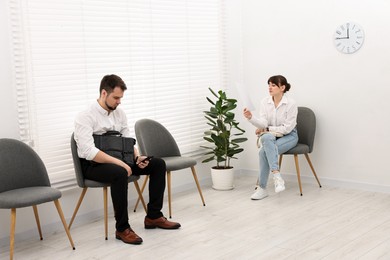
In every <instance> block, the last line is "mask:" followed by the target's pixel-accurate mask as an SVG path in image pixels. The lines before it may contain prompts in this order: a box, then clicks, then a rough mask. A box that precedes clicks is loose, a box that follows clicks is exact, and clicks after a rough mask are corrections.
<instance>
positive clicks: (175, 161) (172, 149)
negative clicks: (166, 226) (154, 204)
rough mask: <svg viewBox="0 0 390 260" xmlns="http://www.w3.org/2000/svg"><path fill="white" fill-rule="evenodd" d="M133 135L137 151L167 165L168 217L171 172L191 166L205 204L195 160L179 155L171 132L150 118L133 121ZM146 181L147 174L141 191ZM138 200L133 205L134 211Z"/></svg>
mask: <svg viewBox="0 0 390 260" xmlns="http://www.w3.org/2000/svg"><path fill="white" fill-rule="evenodd" d="M134 128H135V135H136V138H137V143H138V148H139V152H140V154H142V155H149V156H154V157H159V158H161V159H163V160H164V161H165V164H166V167H167V186H168V204H169V217H170V218H171V217H172V202H171V201H172V195H171V172H172V171H177V170H182V169H185V168H189V167H191V171H192V175H193V177H194V180H195V183H196V187H197V188H198V191H199V195H200V198H201V200H202V203H203V206H205V205H206V204H205V202H204V198H203V194H202V190H201V189H200V185H199V181H198V177H197V175H196V171H195V165H196V160H194V159H193V158H189V157H183V156H181V153H180V150H179V147H178V145H177V143H176V141H175V139H174V138H173V136H172V135H171V133H170V132H169V131H168V130H167V129H166V128H165V127H164V126H163V125H162V124H160V123H159V122H156V121H154V120H151V119H141V120H138V121H137V122H136V123H135V127H134ZM147 182H148V175H146V176H145V181H144V183H143V185H142V188H141V192H143V191H144V189H145V186H146V184H147ZM138 202H139V201H137V203H136V205H135V207H134V211H136V209H137V206H138Z"/></svg>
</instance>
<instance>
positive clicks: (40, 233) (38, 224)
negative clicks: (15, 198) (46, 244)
mask: <svg viewBox="0 0 390 260" xmlns="http://www.w3.org/2000/svg"><path fill="white" fill-rule="evenodd" d="M32 207H33V210H34V216H35V221H36V222H37V228H38V232H39V238H40V239H41V240H43V237H42V230H41V222H40V221H39V214H38V207H37V205H33V206H32Z"/></svg>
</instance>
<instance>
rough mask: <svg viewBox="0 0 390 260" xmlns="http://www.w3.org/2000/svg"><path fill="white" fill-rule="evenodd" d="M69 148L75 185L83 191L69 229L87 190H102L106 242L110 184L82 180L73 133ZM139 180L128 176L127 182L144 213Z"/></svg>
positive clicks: (136, 177) (106, 237)
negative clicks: (132, 184)
mask: <svg viewBox="0 0 390 260" xmlns="http://www.w3.org/2000/svg"><path fill="white" fill-rule="evenodd" d="M70 147H71V150H72V158H73V164H74V171H75V173H76V179H77V184H78V185H79V187H80V188H82V189H83V191H82V192H81V194H80V198H79V201H78V202H77V205H76V208H75V209H74V212H73V215H72V218H71V220H70V222H69V229H70V228H71V226H72V224H73V221H74V219H75V217H76V214H77V211H78V210H79V208H80V205H81V202H83V199H84V196H85V193H87V190H88V188H103V205H104V231H105V239H106V240H107V239H108V206H107V202H108V199H107V187H109V186H110V184H109V183H103V182H97V181H93V180H89V179H85V178H84V174H83V171H82V168H81V162H80V158H79V156H78V153H77V144H76V141H75V140H74V133H73V134H72V136H71V138H70ZM139 178H140V177H139V176H135V175H130V176H129V179H128V181H129V182H133V183H134V186H135V189H136V190H137V193H138V196H139V198H138V199H140V198H141V201H142V205H143V206H144V209H145V211H146V205H145V201H144V199H143V197H142V193H141V190H140V188H139V185H138V179H139Z"/></svg>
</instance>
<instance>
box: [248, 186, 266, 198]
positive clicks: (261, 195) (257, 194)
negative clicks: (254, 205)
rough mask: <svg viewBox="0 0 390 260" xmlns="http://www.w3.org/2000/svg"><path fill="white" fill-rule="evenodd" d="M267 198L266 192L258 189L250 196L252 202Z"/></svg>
mask: <svg viewBox="0 0 390 260" xmlns="http://www.w3.org/2000/svg"><path fill="white" fill-rule="evenodd" d="M266 197H268V192H267V190H265V189H263V188H260V187H258V188H257V189H256V190H255V192H254V193H253V194H252V196H251V199H252V200H261V199H264V198H266Z"/></svg>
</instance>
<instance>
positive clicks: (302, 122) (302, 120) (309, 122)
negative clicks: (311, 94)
mask: <svg viewBox="0 0 390 260" xmlns="http://www.w3.org/2000/svg"><path fill="white" fill-rule="evenodd" d="M297 130H298V138H299V139H298V144H297V145H296V146H295V147H294V148H292V149H290V150H289V151H287V152H285V153H284V154H281V155H280V157H279V168H280V167H281V165H282V159H283V155H287V154H290V155H294V160H295V168H296V170H297V178H298V184H299V191H300V192H301V196H302V184H301V173H300V170H299V163H298V155H299V154H304V155H305V157H306V160H307V162H308V163H309V166H310V168H311V170H312V172H313V175H314V177H315V178H316V180H317V182H318V185H319V186H320V188H321V187H322V186H321V183H320V180H319V179H318V177H317V174H316V172H315V170H314V167H313V164H312V163H311V161H310V158H309V153H311V152H312V151H313V146H314V137H315V133H316V116H315V114H314V112H313V111H312V110H311V109H310V108H307V107H298V117H297Z"/></svg>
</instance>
